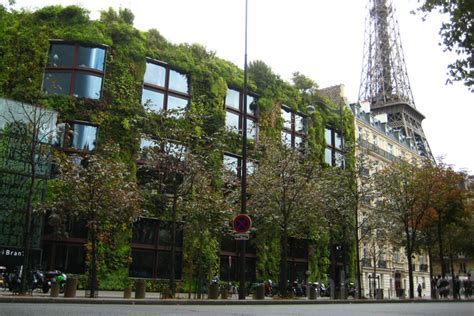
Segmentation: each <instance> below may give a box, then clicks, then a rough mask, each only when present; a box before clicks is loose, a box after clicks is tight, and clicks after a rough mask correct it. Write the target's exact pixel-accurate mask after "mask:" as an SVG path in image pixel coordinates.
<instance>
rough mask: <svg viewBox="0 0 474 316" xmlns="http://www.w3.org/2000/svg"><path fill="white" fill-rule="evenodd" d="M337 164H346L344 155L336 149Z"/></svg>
mask: <svg viewBox="0 0 474 316" xmlns="http://www.w3.org/2000/svg"><path fill="white" fill-rule="evenodd" d="M336 166H338V167H343V166H344V155H343V154H342V153H340V152H338V151H336Z"/></svg>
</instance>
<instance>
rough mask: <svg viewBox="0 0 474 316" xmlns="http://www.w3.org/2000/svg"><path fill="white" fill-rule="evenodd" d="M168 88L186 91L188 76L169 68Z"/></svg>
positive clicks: (187, 90) (187, 89)
mask: <svg viewBox="0 0 474 316" xmlns="http://www.w3.org/2000/svg"><path fill="white" fill-rule="evenodd" d="M168 88H169V89H171V90H175V91H179V92H183V93H188V92H189V87H188V77H187V76H186V75H183V74H182V73H179V72H177V71H174V70H170V81H169V85H168Z"/></svg>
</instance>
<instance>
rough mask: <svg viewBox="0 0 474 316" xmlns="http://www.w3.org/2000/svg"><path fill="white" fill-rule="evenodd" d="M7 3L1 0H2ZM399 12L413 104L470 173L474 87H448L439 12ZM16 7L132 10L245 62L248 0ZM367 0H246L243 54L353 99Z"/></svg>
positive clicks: (431, 137) (34, 2)
mask: <svg viewBox="0 0 474 316" xmlns="http://www.w3.org/2000/svg"><path fill="white" fill-rule="evenodd" d="M1 2H2V3H6V1H5V0H1ZM394 2H395V8H396V17H397V19H398V21H399V25H400V34H401V39H402V44H403V50H404V54H405V60H406V64H407V69H408V76H409V78H410V83H411V88H412V91H413V95H414V99H415V105H416V107H417V109H418V110H419V111H420V112H421V113H423V114H424V115H425V117H426V119H425V120H424V121H423V130H424V131H425V134H426V136H427V139H428V142H429V143H430V146H431V149H432V152H433V154H434V155H435V157H438V156H444V160H445V162H447V163H449V164H452V165H453V166H454V167H455V168H456V169H468V170H469V171H470V172H471V174H472V173H474V148H473V146H474V145H473V141H472V140H471V137H472V136H473V135H474V132H473V128H472V127H473V120H474V93H471V92H469V91H468V89H467V88H466V87H464V86H463V85H462V84H461V83H457V84H454V85H445V82H446V66H447V64H448V63H449V62H450V61H451V60H453V59H454V57H455V56H454V55H452V54H451V55H450V54H448V53H445V52H443V49H442V47H440V46H439V45H438V43H439V41H440V37H439V35H438V31H439V25H440V23H441V21H442V17H439V16H436V15H430V17H429V19H428V21H426V22H422V21H421V17H420V16H419V15H412V14H410V11H411V10H413V9H414V8H416V6H417V0H397V1H394ZM16 3H17V4H16V6H15V8H22V7H25V8H32V9H35V8H39V7H42V6H45V5H49V4H62V5H69V4H79V5H82V6H83V7H85V8H87V9H88V10H89V11H90V12H91V17H92V18H98V17H99V10H101V9H107V8H108V7H110V6H112V7H114V8H119V7H122V8H129V9H131V10H132V12H133V13H134V15H135V27H136V28H138V29H140V30H145V31H146V30H148V29H150V28H155V29H157V30H158V31H159V32H160V33H161V34H162V35H163V36H164V37H165V38H166V39H168V40H169V41H171V42H173V43H199V44H201V45H204V46H205V47H206V48H207V49H209V50H212V51H215V52H216V53H217V55H218V56H219V57H222V58H224V59H226V60H228V61H231V62H233V63H235V64H236V65H237V66H239V67H241V68H243V63H244V12H245V0H130V1H120V0H116V1H114V0H100V1H98V0H81V1H74V0H72V1H66V0H63V1H54V0H41V1H39V0H17V1H16ZM367 3H368V0H331V1H327V0H291V1H290V0H248V4H249V7H248V60H249V62H250V61H252V60H263V61H264V62H265V63H266V64H267V65H269V66H270V67H271V68H272V69H273V71H274V72H275V73H276V74H278V75H280V76H281V77H282V78H283V79H285V80H288V81H289V80H290V78H291V74H292V73H293V72H295V71H299V72H301V73H303V74H305V75H306V76H308V77H310V78H312V79H313V80H315V81H316V82H317V83H318V84H319V86H320V87H327V86H331V85H336V84H341V83H342V84H344V85H345V87H346V94H347V97H348V99H349V102H357V97H358V91H359V84H360V77H361V69H362V54H363V41H364V28H365V22H364V21H365V17H366V15H367V14H366V13H367V12H366V5H367Z"/></svg>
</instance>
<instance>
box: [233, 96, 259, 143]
mask: <svg viewBox="0 0 474 316" xmlns="http://www.w3.org/2000/svg"><path fill="white" fill-rule="evenodd" d="M255 100H256V99H255V97H254V96H251V95H247V116H246V121H245V122H246V124H247V130H246V131H247V133H246V135H247V138H248V139H254V140H255V139H257V136H258V117H257V113H258V111H257V107H256V105H255ZM243 106H244V105H243V96H242V93H241V92H240V91H237V90H233V89H228V90H227V95H226V98H225V108H226V118H225V126H226V128H227V129H228V130H230V131H232V132H235V133H242V128H243V122H244V121H243V116H244V111H243V110H242V109H243Z"/></svg>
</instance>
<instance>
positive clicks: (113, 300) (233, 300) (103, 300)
mask: <svg viewBox="0 0 474 316" xmlns="http://www.w3.org/2000/svg"><path fill="white" fill-rule="evenodd" d="M177 296H178V297H177V298H175V299H162V298H161V294H160V293H156V292H147V293H146V298H144V299H135V298H134V293H132V298H129V299H125V298H123V292H120V291H99V294H98V297H97V298H88V297H86V296H85V291H84V290H78V291H77V292H76V297H74V298H68V297H64V296H63V294H60V295H59V297H51V296H50V294H49V293H47V294H44V293H42V292H33V295H27V296H19V295H13V294H12V293H11V292H8V291H1V290H0V303H60V304H127V305H282V304H285V305H286V304H374V303H377V304H383V303H408V302H409V303H430V302H445V303H454V302H471V303H474V299H470V300H466V299H461V300H458V301H453V300H431V299H430V298H422V299H414V300H409V299H398V298H396V299H384V300H373V299H361V300H354V299H347V300H331V299H329V298H328V297H318V298H317V299H316V300H309V299H307V298H305V297H298V298H294V299H278V298H272V297H265V299H263V300H255V299H253V298H252V297H251V296H247V298H246V299H245V300H239V299H238V295H236V294H233V295H229V298H228V299H216V300H210V299H207V298H204V299H196V298H194V297H193V296H192V298H191V299H189V298H188V294H186V293H178V294H177Z"/></svg>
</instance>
